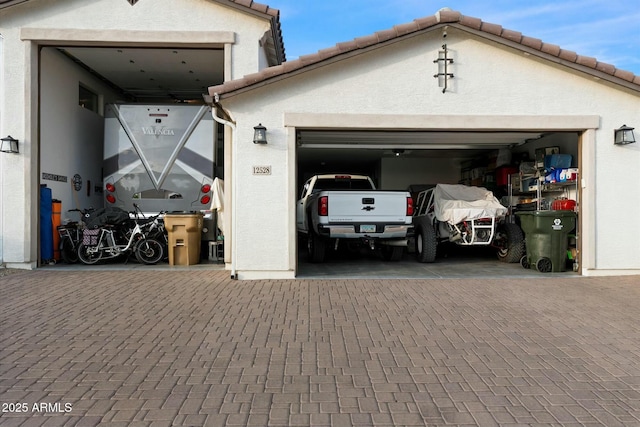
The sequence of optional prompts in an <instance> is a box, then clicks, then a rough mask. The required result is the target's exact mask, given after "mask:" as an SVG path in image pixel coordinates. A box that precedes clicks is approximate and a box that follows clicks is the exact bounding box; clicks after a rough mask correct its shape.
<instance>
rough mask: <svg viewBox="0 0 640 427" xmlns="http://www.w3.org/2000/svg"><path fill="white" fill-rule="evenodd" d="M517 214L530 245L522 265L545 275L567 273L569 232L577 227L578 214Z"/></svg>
mask: <svg viewBox="0 0 640 427" xmlns="http://www.w3.org/2000/svg"><path fill="white" fill-rule="evenodd" d="M516 215H517V216H518V217H519V218H520V227H521V228H522V231H524V234H525V242H526V245H527V254H526V255H525V256H524V257H523V258H522V260H521V262H520V263H521V264H522V266H523V267H525V268H535V269H536V270H538V271H539V272H541V273H549V272H554V273H556V272H562V271H566V269H567V268H566V261H567V248H568V246H569V233H571V232H572V231H573V230H574V228H575V227H576V214H575V212H572V211H531V212H517V213H516Z"/></svg>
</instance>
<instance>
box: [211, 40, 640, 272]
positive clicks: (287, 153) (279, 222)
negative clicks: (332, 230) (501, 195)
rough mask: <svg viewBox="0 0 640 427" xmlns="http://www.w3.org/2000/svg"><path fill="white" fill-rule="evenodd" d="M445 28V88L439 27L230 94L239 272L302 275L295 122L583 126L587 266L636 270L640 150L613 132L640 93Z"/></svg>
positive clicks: (637, 113) (639, 265) (225, 103)
mask: <svg viewBox="0 0 640 427" xmlns="http://www.w3.org/2000/svg"><path fill="white" fill-rule="evenodd" d="M448 33H449V34H448V38H447V45H448V48H449V49H450V51H451V52H453V57H454V59H455V65H454V67H453V68H454V70H455V78H454V79H452V80H451V81H450V82H449V90H448V91H447V92H446V93H444V94H443V93H442V89H441V88H440V87H439V86H438V84H437V81H436V79H434V78H433V75H434V74H435V73H436V72H437V70H436V68H435V66H434V64H433V59H434V58H437V52H438V50H439V48H440V47H441V45H442V40H441V39H440V34H439V33H436V32H434V33H432V34H426V35H424V34H423V35H419V36H416V37H413V38H411V39H408V40H405V41H402V42H399V43H394V44H392V45H389V46H386V47H383V48H380V49H376V50H374V51H371V52H368V53H365V54H361V55H356V56H354V57H350V58H347V59H344V60H340V61H337V62H335V63H332V64H327V65H326V66H324V67H320V68H317V69H313V70H311V71H308V72H305V73H302V74H299V75H297V76H293V77H289V78H286V79H284V80H282V81H280V82H275V83H273V84H267V85H265V86H263V87H260V88H256V89H253V90H250V91H249V92H246V93H240V94H237V95H233V96H231V97H229V98H226V99H224V98H223V100H222V101H221V104H222V107H223V108H224V109H225V110H226V111H228V112H230V113H231V115H232V118H233V120H234V121H235V123H236V128H237V131H236V133H235V135H234V139H233V144H234V151H233V154H234V158H233V164H234V170H235V174H236V175H235V176H233V177H232V178H233V182H234V187H233V188H234V190H235V191H237V194H238V196H237V197H236V209H235V213H234V221H237V223H238V224H242V226H239V227H238V228H237V230H236V235H235V239H234V242H235V244H236V245H237V246H236V250H237V254H236V257H237V258H236V265H235V268H236V269H237V270H238V272H239V276H240V277H242V276H243V273H244V276H245V277H254V276H255V277H258V276H261V275H263V274H264V273H265V272H270V274H274V272H278V271H279V272H280V273H281V275H282V276H283V277H289V276H291V275H292V272H293V271H294V270H295V259H296V257H295V223H294V221H295V219H294V214H295V213H294V202H295V198H296V194H295V188H294V187H295V182H294V181H295V172H294V171H295V138H294V134H295V129H296V128H313V129H322V128H332V129H342V128H357V129H361V128H370V129H426V130H447V129H448V130H497V129H519V130H540V131H545V130H546V131H552V130H566V131H578V132H581V133H582V142H581V144H582V164H581V166H582V170H583V176H582V184H583V200H582V216H583V218H582V220H583V223H584V225H583V228H584V229H583V235H582V238H583V247H584V251H585V253H584V254H583V256H584V259H583V263H582V273H583V274H604V273H608V274H613V273H615V274H624V273H634V274H639V273H640V258H638V256H637V254H638V253H639V251H640V241H639V240H638V239H635V238H631V237H627V236H626V235H625V234H626V233H624V232H623V231H622V230H621V223H622V221H633V218H635V217H637V216H638V215H639V214H640V188H639V187H638V185H637V182H638V180H639V179H640V168H639V166H640V146H638V145H637V144H636V145H629V146H615V145H614V144H613V132H614V129H616V128H618V127H620V126H621V125H622V124H623V123H634V120H637V117H640V97H639V96H638V93H633V92H631V91H628V90H626V89H622V88H618V87H615V86H614V85H611V84H607V83H603V82H601V81H598V80H595V79H593V78H591V77H588V76H586V75H580V74H578V73H575V72H570V71H568V70H567V69H564V68H561V67H558V66H554V65H552V64H549V63H548V62H545V61H541V60H536V59H533V58H531V57H529V56H525V55H523V54H522V53H520V52H517V51H515V50H511V49H507V48H504V47H500V46H497V45H494V44H492V43H487V42H486V41H484V40H480V39H478V38H476V37H471V36H469V34H467V33H465V32H463V31H452V30H451V29H450V30H449V32H448ZM259 122H260V123H262V124H263V125H264V126H266V127H267V128H268V129H269V133H268V135H269V144H268V145H267V146H256V145H254V144H252V143H251V140H252V132H253V126H255V124H257V123H259ZM263 164H266V165H272V166H273V174H272V175H270V176H253V175H252V174H251V171H252V169H251V167H252V166H253V165H263ZM613 189H616V191H612V190H613ZM620 194H624V199H621V198H620ZM256 206H259V207H260V209H259V210H260V215H256V212H257V211H256ZM621 216H624V220H623V219H622V218H621ZM265 221H267V222H268V227H265ZM285 235H286V236H289V238H288V239H283V238H282V236H285Z"/></svg>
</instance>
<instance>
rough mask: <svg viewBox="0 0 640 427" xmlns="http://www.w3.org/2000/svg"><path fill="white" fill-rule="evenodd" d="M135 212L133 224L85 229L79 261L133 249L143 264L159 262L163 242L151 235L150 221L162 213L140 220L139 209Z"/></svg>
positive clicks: (118, 253)
mask: <svg viewBox="0 0 640 427" xmlns="http://www.w3.org/2000/svg"><path fill="white" fill-rule="evenodd" d="M136 208H137V206H136ZM132 213H133V214H135V216H136V218H135V219H133V223H134V226H133V227H130V226H128V225H129V224H130V223H129V221H127V222H125V223H121V224H116V225H114V224H104V225H102V226H101V227H99V228H96V229H85V230H83V238H82V243H80V245H79V246H78V258H79V259H80V261H81V262H82V263H84V264H87V265H91V264H96V263H97V262H98V261H100V260H103V259H110V258H116V257H119V256H121V255H126V254H131V253H133V254H134V255H135V257H136V259H137V260H138V261H139V262H140V263H142V264H147V265H150V264H156V263H157V262H159V261H160V260H161V259H162V257H163V256H164V248H163V246H162V243H160V242H159V241H158V240H156V239H155V238H153V237H150V236H149V235H148V234H149V227H150V225H151V224H152V223H153V222H154V221H155V220H156V219H157V218H158V217H159V215H156V216H154V217H151V218H147V220H145V221H140V220H139V218H138V212H137V211H136V212H132Z"/></svg>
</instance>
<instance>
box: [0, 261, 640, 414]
mask: <svg viewBox="0 0 640 427" xmlns="http://www.w3.org/2000/svg"><path fill="white" fill-rule="evenodd" d="M0 293H1V298H0V324H1V330H0V334H1V338H2V341H1V347H0V402H1V403H2V413H0V425H2V426H3V427H5V426H35V425H37V426H40V425H52V426H56V425H77V426H96V425H108V426H120V425H122V426H172V425H175V426H297V425H299V426H307V425H314V426H328V425H335V426H402V425H406V426H425V425H459V426H472V425H480V426H509V425H531V426H534V425H536V426H537V425H547V426H617V425H619V426H634V425H635V426H640V320H639V319H638V307H640V277H638V276H631V277H616V278H573V277H571V278H568V279H566V280H564V279H562V278H558V277H557V276H555V277H553V278H544V277H541V278H539V279H530V278H508V279H506V278H505V279H441V280H433V279H430V280H413V279H411V280H392V279H388V280H378V279H366V280H290V281H286V280H284V281H278V280H265V281H246V282H241V281H233V280H231V279H230V278H229V274H228V272H225V271H214V270H189V271H175V270H164V271H157V270H144V269H136V270H130V271H93V270H91V269H85V270H83V271H64V272H62V271H61V272H57V271H51V270H48V271H44V270H37V271H33V272H24V273H17V274H12V275H8V276H5V277H1V278H0ZM20 410H22V411H23V412H18V411H20Z"/></svg>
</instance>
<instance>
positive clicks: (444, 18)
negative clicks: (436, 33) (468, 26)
mask: <svg viewBox="0 0 640 427" xmlns="http://www.w3.org/2000/svg"><path fill="white" fill-rule="evenodd" d="M438 16H439V17H440V23H442V24H445V23H450V22H459V21H460V18H462V14H461V13H460V12H457V11H455V10H446V9H443V10H441V11H439V12H438Z"/></svg>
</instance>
